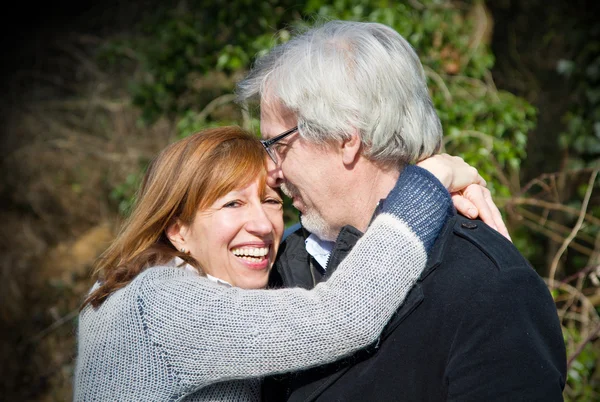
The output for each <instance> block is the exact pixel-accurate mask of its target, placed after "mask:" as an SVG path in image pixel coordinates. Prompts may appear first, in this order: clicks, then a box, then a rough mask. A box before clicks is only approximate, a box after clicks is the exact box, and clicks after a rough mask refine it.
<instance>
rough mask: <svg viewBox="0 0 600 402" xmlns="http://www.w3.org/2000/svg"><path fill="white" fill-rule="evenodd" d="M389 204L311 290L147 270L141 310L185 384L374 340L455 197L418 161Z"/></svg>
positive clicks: (319, 356) (294, 365) (287, 366)
mask: <svg viewBox="0 0 600 402" xmlns="http://www.w3.org/2000/svg"><path fill="white" fill-rule="evenodd" d="M386 205H387V206H386V207H385V208H384V209H383V213H382V214H381V215H379V216H378V217H377V218H376V219H375V220H374V222H373V224H372V225H371V227H370V228H369V229H368V230H367V232H366V233H365V235H364V236H363V238H362V239H361V240H360V241H359V242H358V243H357V244H356V246H355V247H354V249H353V251H352V252H351V253H350V254H349V255H348V257H347V258H346V259H345V260H344V261H343V262H342V263H341V264H340V266H339V268H338V269H337V270H336V272H335V273H334V274H333V275H332V276H331V278H330V279H329V280H328V281H326V282H324V283H320V284H319V285H317V286H316V287H315V288H314V289H312V290H310V291H308V290H304V289H300V288H294V289H281V290H243V289H239V288H227V287H222V286H219V285H216V284H213V283H211V282H209V281H207V280H206V279H205V278H201V277H196V276H189V275H187V274H186V273H185V272H182V271H181V270H177V269H174V268H172V269H168V268H162V267H160V268H155V269H151V270H149V271H148V272H146V273H144V278H143V282H142V285H141V290H140V302H139V306H138V310H139V311H140V315H141V319H142V322H143V325H144V328H145V329H146V331H147V333H148V336H149V338H150V339H149V340H150V341H151V342H152V344H153V345H155V347H156V348H157V354H159V355H160V356H162V358H161V360H162V361H163V362H164V364H165V365H166V366H168V367H169V368H170V369H171V370H172V372H173V373H175V375H176V376H177V377H178V378H179V379H180V381H181V384H182V387H202V386H205V385H208V384H210V383H214V382H217V381H226V380H232V379H239V378H247V377H259V376H265V375H269V374H274V373H278V372H283V371H292V370H298V369H303V368H308V367H311V366H315V365H319V364H325V363H328V362H331V361H333V360H336V359H339V358H341V357H343V356H345V355H348V354H350V353H352V352H354V351H356V350H358V349H360V348H363V347H365V346H368V345H369V344H371V343H372V342H374V341H375V340H376V339H377V337H378V336H379V334H380V333H381V331H382V330H383V328H384V326H385V324H386V322H387V321H388V320H389V318H390V317H391V315H392V314H393V313H394V312H395V311H396V309H397V308H398V307H399V306H400V304H401V303H402V301H403V300H404V298H405V296H406V294H407V293H408V291H409V290H410V288H411V287H412V285H413V284H414V282H415V281H416V280H417V278H418V277H419V275H420V274H421V272H422V270H423V268H424V267H425V263H426V260H427V251H426V250H427V249H428V248H429V247H430V246H431V244H432V243H433V240H434V239H435V237H436V236H437V234H438V233H439V230H440V229H441V227H442V226H443V224H444V222H445V220H446V217H447V215H448V211H449V209H450V208H451V200H450V196H449V193H448V192H447V190H446V189H445V188H443V186H442V185H441V183H439V181H437V180H435V179H434V178H433V176H431V175H430V174H429V173H426V172H424V171H422V169H420V168H414V167H413V168H411V169H406V171H405V172H404V173H403V174H402V175H401V178H400V180H399V186H397V188H395V189H394V190H393V191H392V193H391V195H390V197H388V199H387V200H386ZM403 214H407V215H406V216H403Z"/></svg>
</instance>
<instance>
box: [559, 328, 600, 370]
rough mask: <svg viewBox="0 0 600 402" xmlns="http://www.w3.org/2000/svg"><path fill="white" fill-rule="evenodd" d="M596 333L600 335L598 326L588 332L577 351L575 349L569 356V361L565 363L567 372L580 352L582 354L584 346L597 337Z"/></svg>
mask: <svg viewBox="0 0 600 402" xmlns="http://www.w3.org/2000/svg"><path fill="white" fill-rule="evenodd" d="M598 333H600V325H598V326H597V327H596V329H594V330H593V331H592V332H590V333H589V334H588V336H587V337H586V338H585V339H584V340H583V342H581V343H580V344H579V346H577V349H575V352H573V354H572V355H571V357H569V360H568V361H567V370H568V369H569V368H570V367H571V364H573V362H574V361H575V359H577V356H579V355H580V354H581V352H583V348H585V345H587V344H588V342H590V341H591V340H592V339H594V337H595V336H596V335H598Z"/></svg>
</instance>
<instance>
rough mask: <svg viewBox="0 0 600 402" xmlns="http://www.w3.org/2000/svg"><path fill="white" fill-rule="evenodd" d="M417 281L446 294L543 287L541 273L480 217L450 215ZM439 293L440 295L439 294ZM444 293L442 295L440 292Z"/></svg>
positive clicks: (513, 290) (512, 290) (514, 290)
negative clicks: (479, 218) (444, 290)
mask: <svg viewBox="0 0 600 402" xmlns="http://www.w3.org/2000/svg"><path fill="white" fill-rule="evenodd" d="M420 282H421V283H422V285H423V286H424V287H425V288H427V287H433V288H434V289H435V292H440V291H441V289H443V288H445V289H446V290H447V292H442V294H446V293H447V294H446V296H447V297H452V298H456V295H457V294H463V295H468V294H471V295H473V294H475V293H477V292H482V291H483V292H493V291H494V290H496V291H508V289H509V288H510V291H511V292H527V291H528V289H527V287H526V286H524V285H525V283H526V284H527V286H534V287H537V288H539V289H542V290H545V288H546V285H545V283H544V281H543V279H542V277H541V276H540V275H539V274H538V273H537V272H536V271H535V269H534V267H533V266H532V265H531V264H530V262H529V261H528V260H527V259H526V258H525V256H524V255H523V254H522V253H521V252H520V251H519V250H518V249H517V248H516V246H515V245H514V244H513V243H511V242H510V241H509V240H508V239H506V238H505V237H504V236H502V235H501V234H500V233H498V232H497V231H496V230H494V229H492V228H491V227H489V226H488V225H486V224H485V223H484V222H482V221H480V220H471V219H468V218H465V217H462V216H456V217H453V218H452V219H450V221H449V222H448V224H447V225H446V227H445V228H444V229H443V231H442V233H440V236H439V238H438V241H437V242H436V244H435V245H434V248H433V249H432V251H431V253H430V256H429V260H428V265H427V268H426V269H425V271H424V272H423V275H422V277H421V280H420ZM440 296H441V295H440ZM442 297H443V296H442Z"/></svg>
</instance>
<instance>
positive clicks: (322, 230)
mask: <svg viewBox="0 0 600 402" xmlns="http://www.w3.org/2000/svg"><path fill="white" fill-rule="evenodd" d="M281 191H283V193H284V194H285V195H287V196H288V197H290V198H293V197H294V196H296V198H298V196H299V192H298V189H297V188H296V187H294V185H293V184H290V183H283V184H282V185H281ZM304 209H305V211H304V212H302V214H301V215H300V222H301V223H302V226H303V227H304V228H305V229H306V230H308V231H309V232H310V233H312V234H314V235H316V236H318V237H319V238H320V239H321V240H328V241H335V240H336V239H337V236H338V234H339V232H340V231H339V230H336V229H334V228H333V227H332V226H331V225H330V224H329V223H327V221H325V219H324V218H323V217H322V216H321V215H320V214H319V213H318V212H317V211H315V210H314V209H312V208H308V207H306V205H305V206H304Z"/></svg>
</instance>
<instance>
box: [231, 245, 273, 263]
mask: <svg viewBox="0 0 600 402" xmlns="http://www.w3.org/2000/svg"><path fill="white" fill-rule="evenodd" d="M231 252H232V253H233V255H235V256H236V257H239V258H242V259H244V260H246V261H250V262H260V261H262V260H264V259H265V258H267V256H268V255H269V247H242V248H234V249H232V250H231Z"/></svg>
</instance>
